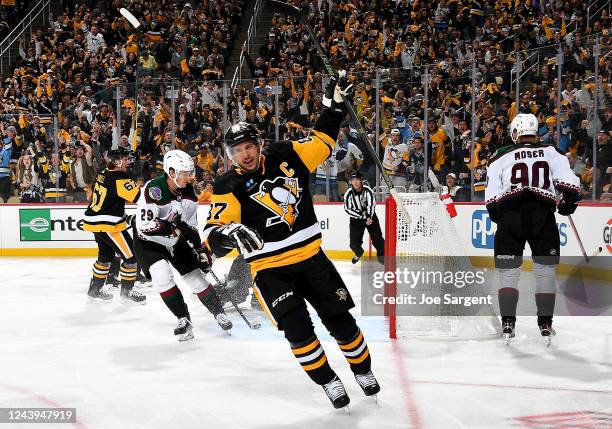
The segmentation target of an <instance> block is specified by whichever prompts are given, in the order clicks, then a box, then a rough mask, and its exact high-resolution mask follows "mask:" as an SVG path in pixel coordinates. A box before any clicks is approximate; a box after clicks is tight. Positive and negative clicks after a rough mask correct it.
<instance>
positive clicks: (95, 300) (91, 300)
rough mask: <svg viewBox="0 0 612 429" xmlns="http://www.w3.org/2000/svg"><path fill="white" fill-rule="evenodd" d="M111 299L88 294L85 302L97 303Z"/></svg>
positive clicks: (110, 300)
mask: <svg viewBox="0 0 612 429" xmlns="http://www.w3.org/2000/svg"><path fill="white" fill-rule="evenodd" d="M112 301H113V299H112V298H111V299H102V298H94V297H93V296H88V297H87V302H88V303H89V304H99V303H102V302H112Z"/></svg>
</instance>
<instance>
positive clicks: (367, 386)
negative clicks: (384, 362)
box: [355, 371, 380, 402]
mask: <svg viewBox="0 0 612 429" xmlns="http://www.w3.org/2000/svg"><path fill="white" fill-rule="evenodd" d="M355 380H357V384H359V387H361V390H363V393H364V394H365V395H366V396H373V397H374V400H376V401H377V402H378V400H377V398H376V394H377V393H378V392H380V384H378V381H377V380H376V377H374V374H372V371H368V372H365V373H363V374H355Z"/></svg>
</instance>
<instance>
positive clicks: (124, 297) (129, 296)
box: [121, 289, 147, 305]
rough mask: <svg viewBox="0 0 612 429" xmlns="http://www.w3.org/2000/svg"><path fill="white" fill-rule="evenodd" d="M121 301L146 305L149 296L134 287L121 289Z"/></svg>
mask: <svg viewBox="0 0 612 429" xmlns="http://www.w3.org/2000/svg"><path fill="white" fill-rule="evenodd" d="M121 302H122V303H123V304H141V305H144V304H146V303H147V297H146V296H144V295H143V294H141V293H140V292H136V291H135V290H134V289H131V290H129V291H121Z"/></svg>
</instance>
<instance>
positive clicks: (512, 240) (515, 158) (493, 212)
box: [485, 114, 582, 343]
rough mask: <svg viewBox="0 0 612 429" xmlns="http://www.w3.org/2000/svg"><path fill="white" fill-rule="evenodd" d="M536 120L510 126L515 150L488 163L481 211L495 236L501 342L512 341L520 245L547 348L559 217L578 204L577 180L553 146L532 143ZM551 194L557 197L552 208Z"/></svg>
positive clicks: (527, 117)
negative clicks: (529, 264)
mask: <svg viewBox="0 0 612 429" xmlns="http://www.w3.org/2000/svg"><path fill="white" fill-rule="evenodd" d="M537 132H538V120H537V119H536V117H535V116H534V115H532V114H519V115H517V116H516V117H515V118H514V119H513V120H512V122H511V124H510V136H511V138H512V140H513V141H514V142H515V144H513V145H510V146H506V147H504V148H501V149H499V150H498V151H497V152H496V153H495V154H494V155H493V156H492V157H491V159H490V161H489V170H488V175H489V176H488V184H487V188H486V190H485V199H486V206H487V209H488V211H489V215H490V216H491V220H493V222H496V223H497V232H496V233H495V266H496V267H497V268H498V269H499V271H500V289H499V291H498V299H499V307H500V311H501V316H502V329H503V334H502V335H503V337H504V339H505V340H506V342H509V341H510V339H511V338H513V337H514V335H515V333H514V329H515V322H516V306H517V302H518V298H519V291H518V289H517V285H518V281H519V275H520V269H521V268H520V267H521V264H522V261H523V249H524V247H525V242H527V243H529V247H530V248H531V253H532V255H533V271H534V274H535V279H536V293H535V301H536V306H537V309H538V326H539V327H540V333H541V335H542V336H543V337H547V341H548V342H549V343H550V337H552V336H553V335H554V333H555V331H554V330H553V329H552V316H553V311H554V307H555V292H556V288H555V265H557V264H558V263H559V248H560V242H559V230H558V228H557V223H556V221H555V207H556V208H557V210H558V211H559V214H561V215H564V216H567V215H570V214H572V213H573V212H574V211H575V210H576V207H577V206H578V204H577V203H578V201H580V199H581V198H582V194H581V193H580V187H579V180H578V177H577V176H576V175H575V174H574V173H573V172H572V169H571V168H570V165H569V161H568V160H567V158H566V157H565V155H564V154H563V153H562V152H560V151H559V150H558V149H557V148H555V147H554V146H545V145H541V144H540V143H539V142H538V137H537ZM555 191H558V192H560V193H561V195H562V197H561V201H560V202H559V204H558V206H557V205H556V197H555Z"/></svg>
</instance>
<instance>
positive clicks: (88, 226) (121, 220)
mask: <svg viewBox="0 0 612 429" xmlns="http://www.w3.org/2000/svg"><path fill="white" fill-rule="evenodd" d="M139 195H140V188H138V186H137V185H136V183H134V180H133V179H132V178H131V176H130V175H129V174H128V173H126V172H123V171H120V170H107V169H105V170H103V171H102V172H100V173H99V174H98V176H97V177H96V183H95V185H94V188H93V193H92V200H91V203H89V207H87V209H86V210H85V218H84V223H83V229H84V230H86V231H92V232H117V231H123V230H125V229H127V228H128V225H127V223H126V222H125V202H126V201H127V202H129V203H133V202H135V201H136V200H137V199H138V196H139Z"/></svg>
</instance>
